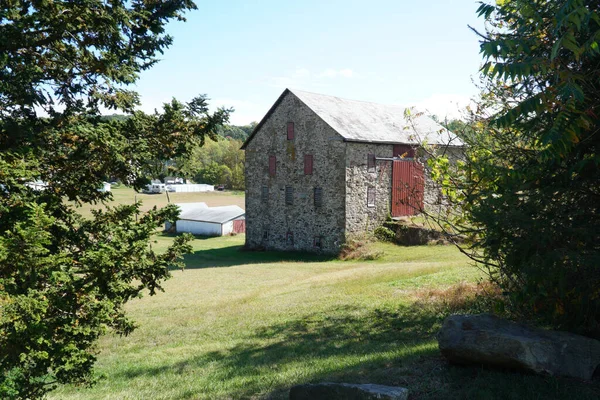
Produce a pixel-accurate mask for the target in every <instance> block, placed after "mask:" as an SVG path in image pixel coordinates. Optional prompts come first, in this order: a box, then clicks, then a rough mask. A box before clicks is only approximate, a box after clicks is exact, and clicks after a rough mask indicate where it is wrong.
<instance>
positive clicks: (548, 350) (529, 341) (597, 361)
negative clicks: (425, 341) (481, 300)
mask: <svg viewBox="0 0 600 400" xmlns="http://www.w3.org/2000/svg"><path fill="white" fill-rule="evenodd" d="M438 343H439V346H440V350H441V352H442V354H443V355H444V357H446V358H447V359H448V360H449V361H451V362H454V363H459V364H478V365H488V366H495V367H503V368H511V369H518V370H523V371H531V372H535V373H542V374H549V375H553V376H566V377H571V378H578V379H583V380H590V379H592V377H593V376H594V373H595V372H596V373H598V372H600V341H597V340H594V339H591V338H587V337H584V336H579V335H575V334H572V333H567V332H558V331H546V330H542V329H536V328H531V327H529V326H527V325H524V324H519V323H516V322H511V321H507V320H504V319H501V318H498V317H495V316H493V315H489V314H479V315H453V316H450V317H448V318H446V320H445V321H444V324H443V326H442V329H441V330H440V332H439V333H438Z"/></svg>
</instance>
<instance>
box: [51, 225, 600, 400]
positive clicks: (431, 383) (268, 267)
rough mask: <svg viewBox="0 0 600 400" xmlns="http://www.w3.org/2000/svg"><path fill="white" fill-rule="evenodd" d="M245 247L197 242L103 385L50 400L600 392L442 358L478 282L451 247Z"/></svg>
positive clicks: (118, 344) (113, 351)
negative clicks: (351, 252)
mask: <svg viewBox="0 0 600 400" xmlns="http://www.w3.org/2000/svg"><path fill="white" fill-rule="evenodd" d="M168 240H169V237H167V236H159V237H157V239H156V244H155V246H156V247H158V248H161V247H164V246H166V243H167V241H168ZM243 241H244V236H243V235H239V236H230V237H222V238H211V239H200V238H199V239H196V240H195V241H194V250H195V252H194V254H192V255H190V256H188V258H187V260H186V262H187V269H185V270H183V271H180V270H175V271H173V277H172V279H170V280H169V281H167V282H166V284H165V292H164V293H160V294H158V295H156V296H152V297H150V296H145V297H143V298H141V299H139V300H135V301H133V302H131V303H130V304H129V305H128V307H127V308H128V312H129V314H130V316H132V317H133V319H135V320H136V321H137V323H138V325H139V328H138V329H137V330H136V331H135V332H134V333H133V334H131V335H130V336H128V337H119V336H114V335H112V336H106V337H104V338H103V339H102V340H101V342H100V344H99V348H98V350H99V356H98V363H97V369H96V371H97V373H98V382H97V384H96V385H95V386H94V387H92V388H75V387H61V388H59V390H58V391H55V392H53V393H52V395H51V396H50V398H51V399H65V400H68V399H263V398H268V399H285V398H287V391H288V390H289V387H290V386H292V385H294V384H299V383H306V382H317V381H324V380H325V381H343V382H365V383H366V382H369V383H379V384H388V385H401V386H405V387H408V388H409V389H410V390H411V392H412V395H411V398H412V399H440V398H443V399H466V398H468V399H554V398H564V399H574V398H577V399H597V398H598V397H599V395H600V388H599V386H598V385H597V384H590V385H587V384H583V383H580V382H577V381H573V380H565V379H553V378H547V377H536V376H526V375H521V374H516V373H511V372H499V371H489V370H484V369H481V368H464V367H455V366H450V365H448V364H447V363H446V362H445V361H444V360H443V359H442V358H441V357H440V355H439V351H438V349H437V342H436V340H435V334H436V332H437V330H438V329H439V327H440V323H441V321H442V320H443V317H444V315H445V313H446V312H447V311H448V309H447V307H446V306H445V304H446V303H445V299H450V300H452V298H453V297H456V298H458V300H460V298H462V297H464V294H465V293H466V294H468V293H469V290H470V288H471V289H472V288H473V287H475V286H474V283H475V282H476V281H477V280H478V279H479V278H480V272H479V271H478V270H477V269H475V268H473V267H471V266H469V265H468V262H467V260H466V259H465V258H464V257H463V256H462V255H461V254H460V253H459V252H458V251H457V250H456V249H454V248H453V247H447V246H421V247H411V248H405V247H398V246H394V245H388V244H383V243H380V244H377V250H380V251H383V252H384V256H383V257H382V258H380V259H378V260H376V261H370V262H357V261H338V260H335V259H328V258H325V257H320V256H314V255H313V256H310V255H306V254H294V253H275V252H273V253H264V252H243V251H240V247H241V245H242V244H243ZM461 282H462V283H461ZM461 288H462V289H461ZM461 296H462V297H461ZM458 303H460V301H458ZM454 307H455V308H456V307H457V306H454ZM458 307H460V304H459V306H458Z"/></svg>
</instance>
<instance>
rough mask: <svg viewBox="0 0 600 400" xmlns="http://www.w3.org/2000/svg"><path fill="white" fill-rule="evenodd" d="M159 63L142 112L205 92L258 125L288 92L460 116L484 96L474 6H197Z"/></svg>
mask: <svg viewBox="0 0 600 400" xmlns="http://www.w3.org/2000/svg"><path fill="white" fill-rule="evenodd" d="M197 5H198V10H196V11H193V12H191V13H188V14H187V19H188V21H187V22H186V23H181V22H173V23H171V24H169V26H168V29H167V31H168V32H169V33H170V34H171V35H172V36H173V37H174V43H173V45H172V46H171V47H170V48H169V49H167V50H166V51H165V54H164V55H163V56H162V61H161V62H160V63H158V64H157V65H156V66H155V67H153V68H152V69H151V70H149V71H145V72H144V73H143V74H142V75H141V77H140V80H139V81H138V83H137V90H138V91H139V93H140V95H141V97H142V109H144V110H145V111H152V110H153V109H154V108H157V107H160V105H161V104H162V103H163V102H166V101H169V100H170V99H171V98H172V97H176V98H177V99H179V100H182V101H187V100H190V99H191V98H192V97H194V96H195V95H197V94H200V93H206V94H207V95H208V96H209V98H211V99H212V100H211V104H213V105H215V106H233V107H234V108H235V109H236V111H235V113H234V114H233V115H232V118H231V122H232V123H234V124H246V123H249V122H251V121H258V120H260V119H261V118H262V117H263V115H264V114H265V113H266V112H267V110H268V109H269V108H270V106H271V105H272V104H273V102H274V101H275V100H276V99H277V97H278V96H279V95H280V94H281V92H282V91H283V90H284V89H285V88H286V87H289V88H293V89H300V90H307V91H312V92H317V93H323V94H329V95H334V96H339V97H345V98H349V99H355V100H364V101H372V102H377V103H383V104H399V105H404V106H416V107H417V108H419V109H427V110H428V111H429V112H432V113H435V114H438V115H440V116H444V114H448V115H450V116H454V115H456V113H457V110H458V108H459V107H460V106H461V105H463V106H464V105H465V104H466V102H467V101H468V99H469V98H470V97H472V96H473V95H475V94H476V92H477V90H476V88H475V86H474V85H473V83H472V78H474V77H477V74H478V69H479V66H480V64H481V56H480V55H479V43H478V38H477V36H476V35H475V34H474V33H473V32H471V31H470V30H469V28H468V26H467V25H471V26H474V27H476V28H477V29H482V27H483V21H482V20H481V19H480V18H477V15H476V10H477V7H478V3H477V2H475V1H471V0H452V1H450V0H428V1H418V0H417V1H407V0H395V1H384V0H371V1H354V0H344V1H341V0H340V1H338V0H322V1H313V0H302V1H293V2H292V1H285V0H278V1H271V0H258V1H254V2H251V1H247V0H246V1H241V0H240V1H238V0H228V1H212V2H208V1H201V0H198V1H197Z"/></svg>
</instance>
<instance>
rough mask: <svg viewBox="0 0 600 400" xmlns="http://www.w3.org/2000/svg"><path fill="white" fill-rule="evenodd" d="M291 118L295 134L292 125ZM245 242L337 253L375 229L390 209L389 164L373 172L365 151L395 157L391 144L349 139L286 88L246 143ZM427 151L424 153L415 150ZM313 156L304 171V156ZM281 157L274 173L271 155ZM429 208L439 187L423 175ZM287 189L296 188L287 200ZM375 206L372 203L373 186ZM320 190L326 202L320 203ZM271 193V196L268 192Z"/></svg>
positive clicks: (270, 247) (380, 164)
mask: <svg viewBox="0 0 600 400" xmlns="http://www.w3.org/2000/svg"><path fill="white" fill-rule="evenodd" d="M289 122H293V123H294V138H293V139H292V140H288V136H287V126H288V123H289ZM245 150H246V247H247V248H249V249H259V248H263V249H267V250H287V251H290V250H297V251H312V252H323V253H336V252H338V251H339V249H340V246H341V245H342V244H343V243H344V240H345V238H346V237H347V235H354V234H360V233H363V232H365V231H373V230H374V229H375V228H377V227H378V226H380V225H381V224H382V222H383V221H384V220H385V219H386V217H387V216H388V215H389V214H390V211H391V197H392V187H391V186H392V163H391V162H389V161H378V162H377V163H376V167H375V171H373V172H371V171H369V170H368V165H367V164H368V155H369V154H374V155H375V156H376V157H392V156H393V145H392V144H376V143H360V142H345V141H344V140H343V138H342V137H341V136H340V135H339V134H338V133H337V132H336V131H335V130H333V129H332V128H331V127H330V126H329V125H328V124H327V123H325V122H324V121H323V120H322V119H321V118H320V117H319V116H318V115H317V114H316V113H315V112H313V111H312V110H311V109H310V108H308V107H307V106H306V105H305V104H304V103H303V102H302V101H300V100H299V99H298V98H297V97H296V96H295V95H294V94H293V93H291V92H288V93H287V94H286V95H285V96H284V97H283V98H282V99H281V101H280V103H279V104H278V106H277V107H275V109H274V110H273V111H272V112H271V113H270V115H269V116H268V118H267V119H266V120H265V121H263V123H262V125H261V126H260V128H259V130H258V131H257V132H256V134H255V135H254V137H253V138H252V139H251V140H250V141H249V142H248V143H247V144H246V149H245ZM418 154H419V156H422V155H423V154H424V153H423V152H421V151H420V152H418ZM305 155H312V156H313V173H312V174H311V175H305V171H304V156H305ZM270 156H275V157H276V171H275V175H274V176H271V174H270V173H269V157H270ZM425 180H426V182H425V195H424V198H425V206H426V208H428V207H430V206H431V205H436V204H439V203H440V195H439V191H438V190H437V189H436V188H435V186H434V185H433V184H432V182H431V179H429V173H428V172H426V173H425ZM286 187H291V188H292V191H293V195H292V204H286ZM369 187H371V188H374V190H375V206H372V207H371V206H368V204H367V191H368V188H369ZM315 188H321V190H322V193H323V203H322V205H321V206H320V207H318V206H315V202H314V192H315ZM265 195H266V197H265Z"/></svg>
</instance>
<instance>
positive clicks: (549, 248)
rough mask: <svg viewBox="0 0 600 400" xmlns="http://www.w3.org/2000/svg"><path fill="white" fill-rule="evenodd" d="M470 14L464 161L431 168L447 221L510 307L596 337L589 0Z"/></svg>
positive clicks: (598, 250)
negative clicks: (476, 25)
mask: <svg viewBox="0 0 600 400" xmlns="http://www.w3.org/2000/svg"><path fill="white" fill-rule="evenodd" d="M478 13H479V15H480V16H482V17H484V18H485V19H486V25H487V26H488V27H489V29H488V30H487V31H486V32H485V34H482V35H481V37H483V40H482V43H481V53H482V55H483V56H484V60H485V63H484V65H483V68H482V73H483V75H484V76H483V80H484V85H485V92H484V94H483V95H482V98H481V102H480V104H479V106H478V110H479V114H478V115H475V116H474V119H473V121H471V126H472V127H473V129H474V133H473V134H472V135H470V136H469V137H468V138H467V139H469V140H468V141H469V144H470V147H469V149H467V163H466V165H467V168H466V170H461V169H459V168H456V169H455V170H448V171H444V170H443V168H440V167H439V166H438V167H436V168H437V170H436V169H434V170H433V172H432V174H433V176H436V174H437V173H438V172H439V175H440V177H439V179H441V181H440V182H441V183H442V185H448V182H450V188H448V189H446V191H447V193H449V194H450V196H449V197H448V198H449V199H450V200H452V201H453V202H454V204H457V205H460V206H461V210H462V211H463V213H462V214H459V216H458V217H455V218H453V219H452V221H453V223H454V226H456V227H459V229H460V230H462V231H463V232H464V233H465V235H467V236H468V241H469V243H472V244H473V247H471V248H470V250H471V252H470V254H471V255H472V257H473V258H474V259H475V260H477V261H478V262H480V265H482V266H486V268H488V269H489V272H490V277H491V279H493V280H495V281H496V282H497V283H499V284H500V285H501V287H502V288H503V289H504V291H505V292H506V298H507V305H509V306H510V307H509V310H510V311H511V312H512V313H515V314H518V315H520V316H521V317H527V318H531V319H534V320H537V321H540V322H542V323H544V324H548V325H553V326H554V327H557V328H561V329H570V330H573V331H578V332H583V333H585V334H588V335H592V336H596V337H600V328H599V327H600V298H598V295H597V293H598V291H597V288H598V287H599V286H600V281H599V279H598V274H597V265H598V262H599V261H600V247H599V245H598V243H600V231H598V229H597V226H598V225H599V224H600V220H599V218H600V209H599V207H600V202H599V201H598V199H599V198H600V197H599V196H600V169H598V163H597V160H598V154H599V149H600V136H599V135H598V132H599V131H600V122H599V120H598V115H600V114H599V112H600V109H599V107H600V105H599V104H600V102H599V99H600V87H599V86H598V79H599V76H600V69H599V67H598V66H599V65H600V53H599V46H598V42H599V40H600V5H599V4H598V2H596V1H591V0H560V1H533V0H505V1H502V2H499V1H498V2H496V4H495V5H481V6H480V7H479V10H478ZM485 112H492V113H493V114H492V115H491V116H490V117H488V116H487V115H485ZM441 166H443V164H442V165H441ZM445 173H448V174H450V176H451V178H444V175H443V174H445ZM457 193H462V194H463V195H464V196H462V197H461V196H458V195H457Z"/></svg>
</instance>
